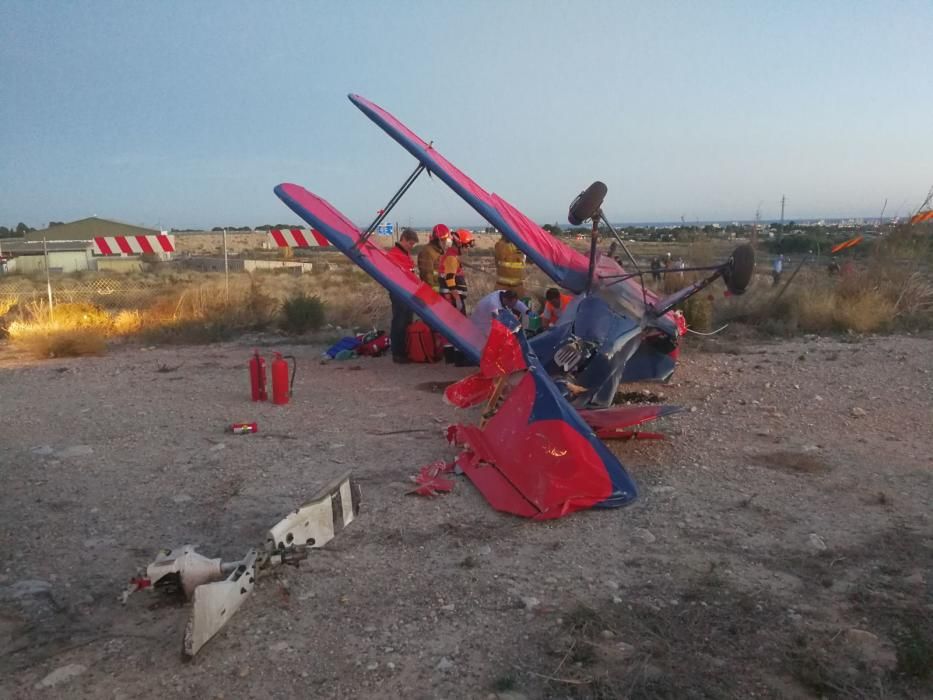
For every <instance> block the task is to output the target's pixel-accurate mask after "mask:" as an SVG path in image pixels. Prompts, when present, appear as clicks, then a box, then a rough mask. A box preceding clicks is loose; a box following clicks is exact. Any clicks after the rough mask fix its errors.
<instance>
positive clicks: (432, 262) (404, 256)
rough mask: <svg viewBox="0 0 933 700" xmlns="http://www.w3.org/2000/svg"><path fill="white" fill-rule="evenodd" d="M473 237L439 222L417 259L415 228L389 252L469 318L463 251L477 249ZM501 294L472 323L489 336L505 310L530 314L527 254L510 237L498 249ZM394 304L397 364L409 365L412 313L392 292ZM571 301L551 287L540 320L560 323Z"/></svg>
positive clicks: (481, 306)
mask: <svg viewBox="0 0 933 700" xmlns="http://www.w3.org/2000/svg"><path fill="white" fill-rule="evenodd" d="M475 244H476V241H475V239H474V237H473V234H472V233H470V231H467V230H466V229H457V230H455V231H451V230H450V228H448V227H447V226H446V225H444V224H437V225H436V226H435V227H434V228H433V229H432V230H431V236H430V240H429V241H428V243H427V245H425V246H424V247H423V248H422V249H421V251H420V252H419V253H418V257H417V259H415V258H413V257H412V253H413V251H414V248H415V246H416V245H418V234H417V233H416V232H415V231H414V230H413V229H410V228H405V229H403V230H402V232H401V234H400V236H399V240H398V242H397V243H396V244H395V245H394V246H393V247H392V249H391V250H390V251H389V253H388V255H389V259H390V260H392V262H394V263H395V264H396V265H397V266H398V267H399V268H400V269H402V270H404V271H405V272H407V273H409V274H411V275H412V276H416V277H418V278H420V280H421V281H422V282H423V283H424V284H426V285H428V286H430V287H431V288H432V289H434V290H435V291H436V292H437V293H439V294H440V295H441V297H443V298H444V299H446V300H447V301H448V302H449V303H450V304H451V306H453V307H454V308H455V309H457V310H458V311H459V312H460V313H462V314H463V315H464V316H466V315H467V294H468V292H469V288H468V286H467V276H466V273H465V271H464V265H463V261H462V259H461V258H462V256H463V254H464V251H466V250H467V249H469V248H472V247H474V246H475ZM495 258H496V290H495V291H494V292H492V293H490V294H488V295H486V296H485V297H483V298H482V299H480V300H479V301H478V302H476V304H475V306H474V308H473V312H472V314H470V319H471V320H472V321H473V323H474V324H475V325H476V326H477V327H478V328H479V329H480V330H481V331H483V332H484V333H486V334H488V332H489V328H490V326H491V324H492V317H493V315H494V314H495V313H496V312H497V311H498V310H499V309H502V308H507V309H510V310H511V311H513V312H514V313H515V314H516V315H517V316H519V317H520V318H522V317H525V316H527V315H528V314H529V313H530V311H531V310H530V309H529V308H528V306H527V305H526V304H525V303H524V302H523V301H522V298H523V297H525V288H524V284H525V255H524V253H522V252H521V251H520V250H519V249H518V248H517V247H516V246H515V245H514V244H513V243H512V242H510V241H509V240H508V239H507V238H506V237H505V236H502V237H501V238H500V239H499V241H498V242H497V243H496V246H495ZM389 297H390V300H391V302H392V325H391V327H390V332H389V334H390V338H391V347H392V360H393V361H394V362H398V363H406V362H408V358H407V356H406V353H405V350H406V348H405V344H406V334H407V330H408V326H409V325H410V324H411V322H412V320H413V313H412V311H411V309H410V308H409V307H408V306H407V305H406V304H405V302H404V301H403V300H402V299H400V298H399V297H398V296H397V295H394V294H390V295H389ZM570 301H572V297H571V296H569V295H567V294H562V293H561V292H560V290H559V289H557V288H555V287H552V288H551V289H548V290H547V293H546V295H545V304H544V309H543V312H542V314H541V321H542V325H543V327H544V328H547V327H549V326H551V325H553V324H555V323H557V321H558V320H559V319H560V316H561V314H562V313H563V311H564V310H565V309H566V307H567V305H568V304H569V303H570Z"/></svg>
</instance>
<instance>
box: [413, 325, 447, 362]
mask: <svg viewBox="0 0 933 700" xmlns="http://www.w3.org/2000/svg"><path fill="white" fill-rule="evenodd" d="M405 346H406V347H405V349H406V354H407V355H408V359H409V360H410V361H412V362H437V361H438V360H439V359H441V356H442V353H440V352H438V349H437V342H436V341H435V338H434V333H433V332H432V331H431V329H430V328H429V327H428V324H427V323H425V322H424V321H415V322H414V323H411V324H409V326H408V330H407V331H406V333H405Z"/></svg>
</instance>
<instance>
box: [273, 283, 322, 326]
mask: <svg viewBox="0 0 933 700" xmlns="http://www.w3.org/2000/svg"><path fill="white" fill-rule="evenodd" d="M323 325H324V302H322V301H321V300H320V299H319V298H318V297H316V296H308V295H307V294H303V293H302V294H299V295H297V296H293V297H291V298H290V299H286V300H285V303H284V304H282V330H284V331H286V332H288V333H306V332H307V331H316V330H318V329H319V328H320V327H321V326H323Z"/></svg>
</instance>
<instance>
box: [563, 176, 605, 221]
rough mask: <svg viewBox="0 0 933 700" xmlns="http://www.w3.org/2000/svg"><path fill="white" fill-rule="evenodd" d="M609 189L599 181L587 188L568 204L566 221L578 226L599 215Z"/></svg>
mask: <svg viewBox="0 0 933 700" xmlns="http://www.w3.org/2000/svg"><path fill="white" fill-rule="evenodd" d="M608 191H609V188H608V187H606V186H605V185H604V184H603V183H601V182H600V181H599V180H597V181H596V182H594V183H593V184H592V185H590V186H589V187H587V188H586V189H585V190H584V191H583V192H581V193H580V195H579V196H578V197H577V198H576V199H575V200H573V202H571V203H570V211H568V212H567V221H569V222H570V223H571V224H573V225H574V226H579V225H580V224H582V223H583V222H584V221H586V220H587V219H592V218H593V217H594V216H596V214H598V213H599V209H600V207H602V206H603V200H604V199H605V198H606V192H608Z"/></svg>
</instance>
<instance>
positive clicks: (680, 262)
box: [651, 253, 687, 282]
mask: <svg viewBox="0 0 933 700" xmlns="http://www.w3.org/2000/svg"><path fill="white" fill-rule="evenodd" d="M686 266H687V264H686V263H685V262H684V259H683V258H677V260H674V259H673V258H672V257H671V254H670V253H668V254H667V255H665V256H664V257H663V258H661V257H658V256H655V257H653V258H652V259H651V279H653V280H654V281H655V282H660V281H661V269H662V268H663V269H664V270H665V271H667V270H678V271H679V272H680V277H681V279H683V276H684V273H683V270H684V268H685V267H686Z"/></svg>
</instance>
